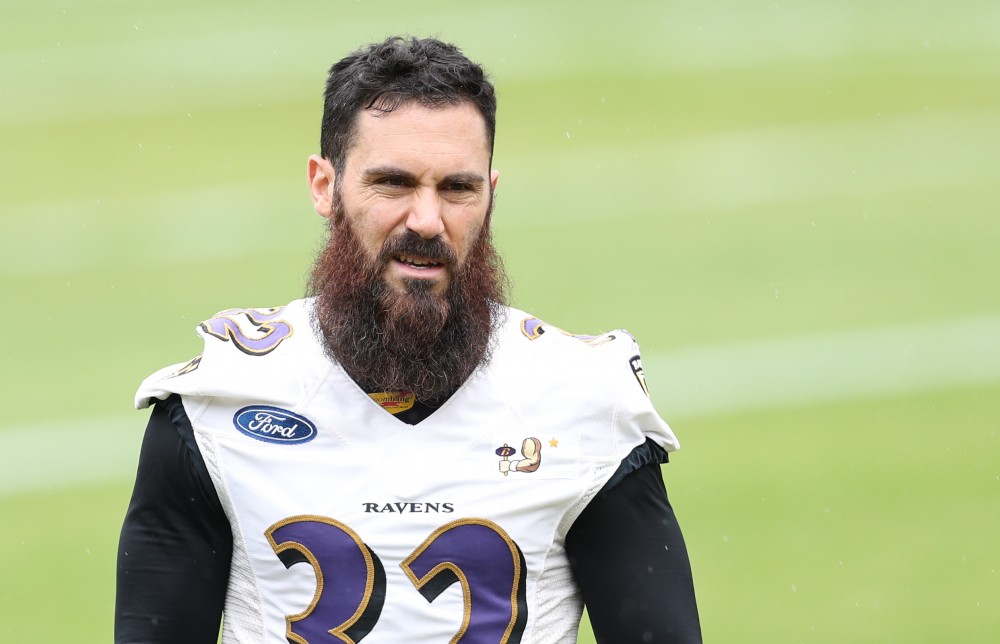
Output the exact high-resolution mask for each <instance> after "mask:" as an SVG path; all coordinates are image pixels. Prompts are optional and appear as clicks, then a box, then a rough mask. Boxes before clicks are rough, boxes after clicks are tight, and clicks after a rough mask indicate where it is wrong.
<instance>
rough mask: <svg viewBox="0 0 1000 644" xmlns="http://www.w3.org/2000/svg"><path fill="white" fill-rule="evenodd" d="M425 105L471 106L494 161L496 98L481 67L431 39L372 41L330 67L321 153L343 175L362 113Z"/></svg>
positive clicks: (393, 38) (456, 50) (454, 50)
mask: <svg viewBox="0 0 1000 644" xmlns="http://www.w3.org/2000/svg"><path fill="white" fill-rule="evenodd" d="M410 102H416V103H418V104H420V105H424V106H427V107H442V106H445V105H458V104H460V103H463V102H467V103H471V104H472V105H474V106H475V107H476V109H478V110H479V113H480V114H482V116H483V121H484V122H485V125H486V138H487V141H488V143H489V146H490V161H491V162H492V159H493V139H494V135H495V132H496V111H497V99H496V92H495V90H494V89H493V84H492V83H491V82H490V80H489V78H488V77H487V76H486V72H485V71H484V70H483V68H482V67H481V66H479V65H478V64H476V63H474V62H472V61H471V60H469V59H468V58H467V57H466V56H465V54H463V53H462V51H461V50H460V49H459V48H458V47H456V46H455V45H451V44H448V43H445V42H441V41H440V40H436V39H434V38H411V39H409V40H407V39H406V38H402V37H399V36H394V37H391V38H388V39H386V40H385V41H384V42H380V43H373V44H371V45H368V46H367V47H363V48H362V49H359V50H358V51H356V52H354V53H352V54H350V55H349V56H347V57H345V58H343V59H342V60H340V61H338V62H337V63H335V64H334V65H333V67H331V68H330V75H329V77H328V78H327V82H326V92H325V93H324V101H323V123H322V127H321V130H320V151H321V153H322V154H323V156H324V157H326V158H327V159H329V160H330V162H331V163H333V167H334V169H335V170H336V171H337V174H338V176H339V175H340V173H342V172H343V171H344V164H345V162H346V159H347V151H348V150H349V149H350V147H351V145H352V144H353V143H354V135H355V131H356V122H357V115H358V113H359V112H361V111H362V110H367V109H374V110H378V111H380V112H391V111H393V110H395V109H397V108H399V107H401V106H402V105H405V104H406V103H410Z"/></svg>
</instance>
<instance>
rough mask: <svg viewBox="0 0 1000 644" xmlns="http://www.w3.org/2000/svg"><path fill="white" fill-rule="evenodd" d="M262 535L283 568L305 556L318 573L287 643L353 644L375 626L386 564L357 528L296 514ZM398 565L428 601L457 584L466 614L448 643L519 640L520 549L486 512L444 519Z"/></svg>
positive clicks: (523, 608) (523, 616)
mask: <svg viewBox="0 0 1000 644" xmlns="http://www.w3.org/2000/svg"><path fill="white" fill-rule="evenodd" d="M264 534H265V535H266V536H267V539H268V541H269V542H270V544H271V548H273V549H274V552H275V553H276V554H277V555H278V558H279V559H280V560H281V562H282V563H283V564H284V565H285V567H286V568H290V567H292V566H293V565H294V564H297V563H303V562H305V563H308V564H309V565H311V566H312V568H313V571H314V572H315V575H316V591H315V594H314V595H313V599H312V602H311V603H310V604H309V606H308V607H307V608H306V609H305V610H304V611H302V612H301V613H299V614H297V615H289V616H288V617H286V618H285V623H286V633H285V634H286V637H287V638H288V641H289V642H291V643H292V644H321V643H323V642H334V641H340V642H345V643H347V644H356V643H357V642H360V641H361V640H362V639H364V638H365V636H366V635H368V633H369V632H370V631H371V630H372V629H373V628H375V627H376V624H377V622H378V619H379V616H380V615H381V614H382V606H383V605H384V603H385V601H386V583H385V569H384V568H383V567H382V562H381V560H379V557H378V555H377V554H376V553H375V552H374V551H373V550H372V549H371V548H369V547H368V546H367V545H366V544H365V543H364V542H363V541H362V540H361V538H360V537H359V536H358V535H357V533H355V532H354V531H353V530H351V529H350V528H349V527H347V526H346V525H344V524H342V523H340V522H339V521H336V520H334V519H331V518H329V517H321V516H314V515H300V516H294V517H289V518H287V519H284V520H282V521H279V522H277V523H275V524H274V525H272V526H271V527H270V528H268V529H267V530H266V531H265V533H264ZM400 567H401V568H402V569H403V571H404V572H405V573H406V576H407V577H408V578H409V579H410V581H411V582H412V583H413V585H414V587H415V588H416V591H417V592H419V593H420V594H421V595H423V596H424V598H425V599H426V600H427V601H428V602H432V601H434V600H435V599H436V598H437V596H438V595H440V594H441V593H442V592H444V590H445V589H446V588H448V587H449V586H451V585H452V584H454V583H456V582H458V583H461V585H462V593H463V594H464V602H463V603H464V606H465V614H464V616H463V618H462V626H461V628H460V629H459V630H458V632H457V633H456V634H455V636H454V637H453V638H452V639H451V644H458V643H459V642H461V643H462V644H517V643H519V642H520V641H521V635H522V633H523V632H524V627H525V624H526V623H527V618H528V610H527V605H526V602H525V584H524V555H523V554H522V553H521V549H520V548H519V547H518V546H517V544H516V543H514V541H513V540H512V539H511V538H510V537H509V536H508V535H507V533H506V532H505V531H504V530H503V528H501V527H500V526H498V525H497V524H495V523H493V522H492V521H489V520H486V519H459V520H457V521H452V522H450V523H448V524H445V525H443V526H441V527H440V528H438V529H437V530H435V531H434V532H433V533H431V535H430V536H429V537H427V539H425V540H424V542H423V543H422V544H420V546H419V547H417V548H416V549H415V550H414V551H413V552H411V553H410V555H409V556H408V557H407V558H406V559H404V560H403V562H402V563H400ZM331 636H332V637H333V638H334V639H332V640H331Z"/></svg>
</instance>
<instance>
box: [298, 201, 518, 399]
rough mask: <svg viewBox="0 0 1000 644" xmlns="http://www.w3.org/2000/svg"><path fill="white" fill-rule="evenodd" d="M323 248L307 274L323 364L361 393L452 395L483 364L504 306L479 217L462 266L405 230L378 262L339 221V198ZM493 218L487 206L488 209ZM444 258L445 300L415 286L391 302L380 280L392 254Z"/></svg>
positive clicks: (500, 279) (436, 242)
mask: <svg viewBox="0 0 1000 644" xmlns="http://www.w3.org/2000/svg"><path fill="white" fill-rule="evenodd" d="M334 205H335V208H334V210H335V215H334V216H333V217H331V223H330V240H329V243H328V244H327V246H326V248H325V249H324V250H323V252H322V253H321V254H320V256H319V257H318V258H317V260H316V263H315V265H314V266H313V271H312V277H311V279H310V282H309V291H310V294H312V295H315V296H317V297H318V301H317V306H316V309H315V314H314V315H315V319H314V323H315V325H316V327H317V329H318V331H319V333H320V334H321V336H322V338H323V340H324V343H325V345H326V350H327V353H328V355H330V357H331V358H333V359H334V360H335V361H337V362H339V363H340V364H341V366H343V368H344V370H345V371H346V372H347V373H348V375H350V376H351V378H352V379H353V380H354V381H355V382H356V383H357V384H358V385H359V386H360V387H361V388H362V389H364V390H365V391H367V392H373V391H403V390H408V391H412V392H413V393H414V394H415V395H416V397H417V399H418V400H420V401H423V402H440V401H442V400H444V399H445V398H447V397H448V396H450V395H451V394H453V393H454V392H455V391H456V390H457V389H458V388H459V387H460V386H461V385H462V383H464V382H465V381H466V380H467V379H468V377H469V376H470V375H471V374H472V372H473V371H474V370H475V369H476V367H477V366H479V364H480V363H482V362H483V361H484V360H486V359H488V358H489V353H490V349H491V344H492V342H491V341H492V330H493V328H494V323H495V322H496V320H497V317H498V316H499V315H500V312H501V310H502V305H503V304H504V303H505V301H506V298H505V295H506V290H507V278H506V275H505V273H504V270H503V264H502V262H501V259H500V257H499V255H498V254H497V252H496V250H495V248H494V247H493V243H492V240H491V238H490V228H489V221H490V215H489V213H488V214H487V217H486V220H485V222H484V224H483V228H482V230H481V231H480V234H479V237H478V238H477V240H476V241H475V243H474V244H473V246H472V248H471V249H470V250H469V253H468V255H467V256H466V259H465V261H464V262H463V264H462V265H461V266H457V267H456V265H455V261H454V251H453V250H452V249H451V248H450V247H448V246H447V245H446V244H445V243H443V242H442V241H441V240H440V239H437V238H435V239H431V240H425V239H422V238H421V237H420V236H419V235H417V234H416V233H413V232H412V231H407V232H406V234H404V235H396V236H394V237H390V238H389V239H387V240H386V242H385V244H384V245H383V248H382V250H381V252H380V254H379V256H378V257H377V258H376V259H375V260H374V261H372V260H369V258H368V257H366V254H365V251H364V248H363V247H362V245H361V242H360V241H359V240H358V238H357V236H356V235H355V234H354V231H353V229H352V228H351V226H350V223H349V221H348V218H347V217H345V216H343V212H342V205H341V204H340V203H339V199H337V200H335V204H334ZM490 210H492V205H491V207H490ZM399 253H408V254H413V255H417V256H423V257H440V258H448V263H447V266H448V269H449V271H450V276H451V279H450V281H449V284H448V288H447V290H446V291H445V292H444V293H443V294H436V293H433V292H431V290H430V288H429V286H430V285H429V284H428V283H427V282H424V281H420V280H412V281H408V282H407V283H406V292H405V293H399V292H396V291H394V290H393V289H391V288H390V287H389V286H388V285H387V284H386V282H385V279H384V277H383V272H384V270H385V267H386V265H387V262H388V261H389V260H390V258H391V257H392V256H393V255H394V254H399Z"/></svg>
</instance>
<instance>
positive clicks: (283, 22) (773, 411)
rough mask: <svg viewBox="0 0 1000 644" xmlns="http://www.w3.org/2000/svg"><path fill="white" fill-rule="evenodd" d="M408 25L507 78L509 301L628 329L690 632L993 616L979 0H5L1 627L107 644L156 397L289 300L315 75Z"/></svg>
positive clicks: (866, 633) (987, 137) (498, 226)
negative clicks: (668, 434)
mask: <svg viewBox="0 0 1000 644" xmlns="http://www.w3.org/2000/svg"><path fill="white" fill-rule="evenodd" d="M595 4H596V3H595ZM392 33H413V34H417V35H439V36H440V37H443V38H445V39H449V40H454V41H455V42H457V43H459V44H460V45H462V46H463V48H464V49H465V50H466V52H467V53H468V54H470V56H472V57H473V58H476V59H478V60H480V61H482V62H483V63H484V64H485V65H486V66H487V67H488V68H489V69H490V70H491V72H492V74H493V77H494V79H495V81H496V84H497V87H498V90H499V93H500V114H499V123H498V135H497V149H496V157H495V165H496V166H497V167H498V168H499V169H500V170H501V181H500V187H499V191H498V205H497V211H496V221H495V232H496V237H497V238H498V242H499V244H500V245H501V247H502V249H503V250H504V255H505V259H506V262H507V265H508V268H509V270H510V273H511V275H512V277H513V280H514V285H515V288H514V293H515V297H514V299H515V304H517V305H518V306H520V307H522V308H525V309H528V310H531V311H532V312H534V313H535V314H536V315H538V316H539V317H542V318H543V319H546V320H547V321H550V322H552V323H554V324H557V325H559V326H561V327H563V328H566V329H567V330H571V331H574V332H593V331H603V330H608V329H611V328H615V327H619V326H626V327H628V328H629V329H630V330H631V331H632V332H634V333H635V334H636V335H637V336H638V338H639V339H640V341H641V342H642V345H643V350H644V355H645V362H646V371H647V378H648V381H649V383H650V386H651V388H652V391H653V395H654V399H655V400H656V401H657V404H658V407H659V408H660V410H661V412H662V414H663V415H664V416H665V417H666V418H667V419H668V420H669V421H671V423H672V424H673V425H674V427H675V429H676V431H677V433H678V435H679V436H680V438H681V441H682V442H683V445H684V449H683V450H682V451H681V452H680V453H679V454H678V455H677V456H676V457H675V458H674V459H672V463H671V464H670V465H669V466H667V467H666V468H665V475H666V481H667V486H668V489H669V492H670V495H671V499H672V501H673V503H674V505H675V507H676V509H677V512H678V515H679V517H680V518H681V521H682V525H683V527H684V530H685V534H686V537H687V540H688V544H689V549H690V551H691V556H692V562H693V566H694V572H695V581H696V585H697V590H698V595H699V602H700V608H701V614H702V623H703V629H704V633H705V638H706V641H708V642H723V643H729V642H733V643H761V644H776V643H800V642H801V643H831V644H832V643H837V644H840V643H844V642H851V643H868V642H873V643H874V642H880V643H887V642H896V643H907V644H912V643H918V642H924V643H945V642H948V643H950V642H965V643H978V642H982V643H986V642H995V641H997V638H998V637H1000V548H998V545H997V544H998V540H1000V437H998V435H997V434H998V431H1000V252H998V246H1000V196H998V186H1000V64H998V63H1000V5H997V3H995V2H987V1H986V0H982V1H977V0H961V1H957V2H952V3H930V2H917V3H912V2H910V3H905V2H901V1H900V0H893V1H875V2H862V1H861V0H848V1H847V2H834V1H833V0H817V1H815V2H787V1H781V2H753V1H749V0H744V1H740V0H725V1H724V2H723V3H711V4H708V3H695V2H691V1H689V0H680V1H677V2H624V3H609V4H602V5H601V6H599V7H592V6H590V5H589V4H588V3H580V2H569V1H566V0H561V1H559V2H550V3H534V2H526V1H515V2H508V3H502V4H497V5H492V6H485V5H483V6H481V5H475V4H472V3H457V2H432V3H423V4H418V5H413V4H412V3H402V2H395V1H391V2H383V3H371V2H365V1H362V0H357V1H353V2H333V3H318V2H300V3H281V4H280V5H277V4H274V3H265V2H256V1H254V2H240V3H237V2H228V1H227V2H216V3H210V4H203V3H196V2H191V1H190V0H181V1H179V2H173V3H159V4H155V5H154V4H152V3H133V2H124V1H121V0H92V1H90V2H80V1H74V0H67V1H65V2H59V3H56V2H52V1H51V0H42V1H40V2H27V1H25V0H19V1H16V2H11V3H7V5H5V7H4V8H3V9H2V10H0V35H2V38H0V165H2V170H3V172H2V179H0V182H2V184H0V185H2V190H0V290H2V293H3V299H4V302H5V304H6V306H7V308H8V310H10V311H12V313H16V316H15V317H17V319H19V320H20V322H11V323H8V325H7V327H6V328H7V333H6V340H5V342H4V343H3V345H4V346H3V348H2V349H0V391H2V392H3V398H2V400H3V406H2V413H0V526H2V528H3V529H2V530H0V552H3V553H4V560H5V561H4V564H3V565H2V566H0V579H2V582H3V583H0V641H2V642H22V641H34V642H74V643H76V642H80V643H85V644H88V643H91V642H93V643H97V642H106V641H109V640H110V637H111V624H112V610H113V602H114V568H115V566H114V556H115V549H116V541H117V533H118V529H119V526H120V522H121V518H122V515H123V513H124V510H125V507H126V504H127V502H128V496H129V493H130V488H131V477H132V475H133V472H134V462H135V457H136V451H137V447H138V440H139V438H140V436H141V432H142V427H143V424H144V415H143V414H139V413H137V412H134V411H131V399H132V395H133V392H134V390H135V387H136V386H137V384H138V383H139V381H140V380H141V379H142V378H143V377H145V376H146V375H147V374H148V373H150V372H152V371H153V370H155V369H157V368H159V367H161V366H163V365H165V364H168V363H173V362H178V361H182V360H185V359H187V358H188V357H190V356H192V355H193V354H195V353H196V352H197V351H198V350H199V347H198V341H197V339H196V337H195V335H194V333H193V328H194V326H195V325H196V324H197V323H198V322H199V321H200V320H202V319H204V318H207V317H210V316H211V315H212V314H213V313H215V312H216V311H218V310H220V309H223V308H228V307H233V306H270V305H278V304H283V303H285V302H287V301H288V300H290V299H293V298H295V297H297V296H299V295H300V294H301V293H302V291H303V282H304V276H305V275H306V273H307V271H308V267H309V265H310V263H311V260H312V257H313V255H314V253H315V251H316V249H317V248H318V247H319V244H320V243H321V241H322V237H323V224H322V221H321V220H320V219H319V217H317V216H316V215H315V214H314V213H313V210H312V207H311V203H310V201H309V198H308V195H307V192H306V184H305V159H306V157H307V156H308V154H310V153H312V152H314V151H315V149H316V145H317V144H316V139H317V138H318V121H319V115H320V109H321V106H320V97H321V90H322V84H323V81H324V77H325V70H326V68H327V67H328V66H329V64H330V63H332V62H333V61H334V60H336V59H337V58H339V57H340V56H342V55H344V54H345V53H347V52H348V51H350V50H352V49H353V48H355V47H356V46H357V45H359V44H361V43H363V42H367V41H370V40H373V39H380V38H382V37H384V36H386V35H389V34H392ZM580 641H581V642H592V641H593V638H592V636H591V635H590V633H589V631H588V629H587V627H586V625H585V626H584V628H583V629H582V632H581V638H580Z"/></svg>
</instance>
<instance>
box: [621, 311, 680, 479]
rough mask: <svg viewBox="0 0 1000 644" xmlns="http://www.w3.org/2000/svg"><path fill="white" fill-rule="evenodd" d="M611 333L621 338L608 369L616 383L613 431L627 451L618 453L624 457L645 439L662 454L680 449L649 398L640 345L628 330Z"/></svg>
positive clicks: (672, 433) (670, 430)
mask: <svg viewBox="0 0 1000 644" xmlns="http://www.w3.org/2000/svg"><path fill="white" fill-rule="evenodd" d="M614 333H615V334H617V335H620V336H621V337H619V338H618V341H619V342H621V346H619V347H615V353H614V354H613V358H612V360H613V363H612V364H611V365H610V367H609V368H610V370H611V371H612V373H613V377H614V379H615V381H616V383H617V385H616V388H617V402H616V405H615V410H614V420H613V423H614V432H615V435H616V436H617V437H619V441H618V442H619V443H620V445H621V446H623V447H627V450H624V449H623V450H622V451H620V452H619V454H620V455H621V456H622V458H625V457H626V456H627V455H628V454H630V453H631V452H632V450H633V449H635V448H636V447H638V446H640V445H642V444H643V443H645V442H646V441H647V440H649V441H651V442H652V443H654V444H655V445H658V446H659V447H660V448H662V449H663V451H664V452H673V451H676V450H678V449H680V441H678V440H677V437H676V436H675V435H674V432H673V430H672V429H671V428H670V426H669V425H668V424H667V422H666V421H665V420H663V418H662V417H661V416H660V414H659V412H657V410H656V408H655V407H654V406H653V401H652V400H651V399H650V397H649V388H648V386H647V384H646V375H645V372H644V371H643V368H642V354H641V351H640V349H639V343H638V342H636V340H635V338H633V337H632V336H631V335H630V334H629V333H628V332H627V331H624V330H618V331H615V332H614ZM609 348H611V347H610V346H609ZM664 462H665V461H664Z"/></svg>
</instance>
